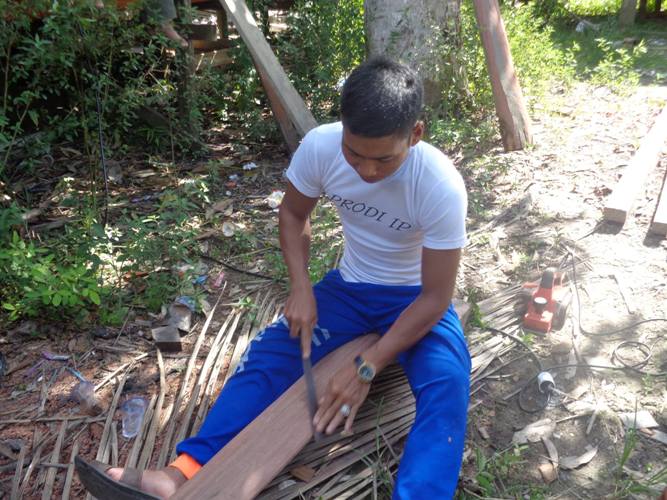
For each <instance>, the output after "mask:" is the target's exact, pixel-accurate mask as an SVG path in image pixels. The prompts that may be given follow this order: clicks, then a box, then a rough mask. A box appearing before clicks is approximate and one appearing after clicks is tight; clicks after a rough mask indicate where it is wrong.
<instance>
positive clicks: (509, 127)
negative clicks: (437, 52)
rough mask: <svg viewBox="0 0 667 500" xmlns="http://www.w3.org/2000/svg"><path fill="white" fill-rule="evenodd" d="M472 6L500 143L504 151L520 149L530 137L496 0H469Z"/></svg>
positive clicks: (528, 141)
mask: <svg viewBox="0 0 667 500" xmlns="http://www.w3.org/2000/svg"><path fill="white" fill-rule="evenodd" d="M473 6H474V7H475V16H476V17H477V25H478V26H479V31H480V36H481V38H482V45H483V47H484V54H485V55H486V66H487V68H488V70H489V76H490V77H491V88H492V90H493V99H494V101H495V104H496V113H497V115H498V120H499V121H500V136H501V138H502V141H503V147H504V148H505V151H516V150H518V149H523V148H524V147H525V146H526V145H528V144H531V143H532V142H533V137H532V134H531V131H530V120H529V119H528V113H527V112H526V106H525V105H524V103H523V94H522V93H521V87H520V86H519V80H518V79H517V77H516V73H515V72H514V64H513V63H512V54H511V53H510V46H509V42H508V41H507V34H506V33H505V26H504V25H503V19H502V17H501V16H500V7H499V6H498V0H473Z"/></svg>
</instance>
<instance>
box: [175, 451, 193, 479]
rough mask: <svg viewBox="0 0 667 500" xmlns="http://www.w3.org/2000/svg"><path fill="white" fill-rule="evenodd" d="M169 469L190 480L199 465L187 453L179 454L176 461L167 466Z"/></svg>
mask: <svg viewBox="0 0 667 500" xmlns="http://www.w3.org/2000/svg"><path fill="white" fill-rule="evenodd" d="M169 467H174V468H176V469H178V470H179V471H181V474H183V475H184V476H185V478H186V479H192V478H193V476H194V475H195V474H197V472H199V469H201V465H200V464H199V462H197V461H196V460H195V459H194V458H192V457H191V456H190V455H188V454H187V453H181V454H180V455H179V456H178V458H177V459H176V460H174V461H173V462H172V463H170V464H169Z"/></svg>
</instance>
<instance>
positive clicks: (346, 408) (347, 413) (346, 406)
mask: <svg viewBox="0 0 667 500" xmlns="http://www.w3.org/2000/svg"><path fill="white" fill-rule="evenodd" d="M350 413H352V408H351V407H350V405H349V404H347V403H345V404H343V405H341V407H340V414H341V415H343V416H344V417H349V416H350Z"/></svg>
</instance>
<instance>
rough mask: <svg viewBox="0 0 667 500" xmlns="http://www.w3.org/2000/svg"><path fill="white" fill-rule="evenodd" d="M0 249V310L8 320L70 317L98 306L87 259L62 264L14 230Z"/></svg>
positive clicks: (96, 287)
mask: <svg viewBox="0 0 667 500" xmlns="http://www.w3.org/2000/svg"><path fill="white" fill-rule="evenodd" d="M4 240H5V241H3V242H2V245H1V246H0V282H1V283H2V289H0V292H1V293H2V296H1V301H2V307H3V309H4V310H5V311H7V312H8V313H9V319H10V320H15V319H18V318H19V317H32V318H34V317H37V316H41V315H46V316H47V317H50V318H52V317H62V316H74V315H76V314H77V313H78V312H79V311H80V310H81V308H86V307H90V306H93V305H94V306H99V305H100V304H101V297H100V294H101V293H102V290H101V288H100V287H99V285H98V281H97V278H96V269H95V268H94V267H93V266H91V265H90V264H89V262H90V261H89V260H87V259H86V260H84V259H75V260H74V261H73V262H70V263H68V264H67V265H64V264H63V263H60V262H58V260H57V258H56V253H54V252H53V251H50V250H47V249H45V248H39V247H37V246H36V245H35V244H34V242H32V241H27V242H26V241H24V240H23V239H22V238H21V237H20V236H19V234H18V233H17V232H16V231H13V232H12V234H11V237H9V238H4Z"/></svg>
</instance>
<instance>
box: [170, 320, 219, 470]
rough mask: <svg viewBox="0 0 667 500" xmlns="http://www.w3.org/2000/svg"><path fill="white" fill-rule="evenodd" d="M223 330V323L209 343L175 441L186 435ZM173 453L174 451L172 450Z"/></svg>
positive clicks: (216, 352)
mask: <svg viewBox="0 0 667 500" xmlns="http://www.w3.org/2000/svg"><path fill="white" fill-rule="evenodd" d="M225 324H226V323H225ZM224 333H225V330H224V325H223V326H222V327H220V330H218V334H217V335H216V337H215V339H214V340H213V344H212V345H211V349H210V350H209V352H208V356H206V360H205V361H204V364H203V366H202V367H201V368H200V370H199V377H197V382H196V384H195V386H194V388H193V389H192V392H191V394H190V396H189V401H188V405H187V407H186V409H185V411H184V413H183V417H182V419H181V427H180V428H179V430H178V433H177V434H176V439H175V440H174V441H175V442H176V443H180V442H181V441H183V439H184V438H185V436H186V433H187V432H188V428H190V426H191V425H190V424H191V422H190V421H191V419H192V413H193V412H194V409H195V406H196V404H197V401H198V400H199V395H200V393H201V392H202V388H203V386H204V384H205V382H206V380H207V377H208V375H209V370H210V369H211V367H212V365H213V362H214V360H215V359H216V358H217V354H218V351H217V349H216V347H219V344H220V342H222V338H223V336H224ZM174 454H175V452H174ZM174 458H176V457H175V456H172V460H173V459H174Z"/></svg>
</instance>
